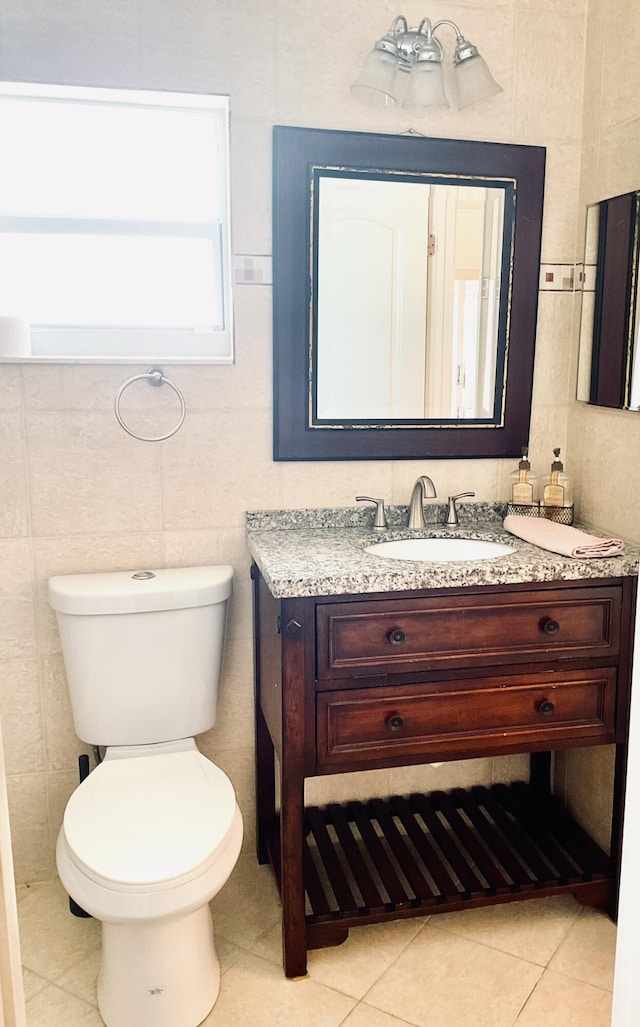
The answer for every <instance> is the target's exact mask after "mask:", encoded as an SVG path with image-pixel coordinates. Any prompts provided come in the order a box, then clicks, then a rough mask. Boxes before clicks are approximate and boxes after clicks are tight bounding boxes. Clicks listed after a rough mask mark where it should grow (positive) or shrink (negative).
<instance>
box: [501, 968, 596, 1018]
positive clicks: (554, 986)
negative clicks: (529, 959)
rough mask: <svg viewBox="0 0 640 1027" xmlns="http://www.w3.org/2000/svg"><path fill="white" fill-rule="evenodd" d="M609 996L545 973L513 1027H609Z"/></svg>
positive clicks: (579, 983) (578, 982)
mask: <svg viewBox="0 0 640 1027" xmlns="http://www.w3.org/2000/svg"><path fill="white" fill-rule="evenodd" d="M610 1023H611V995H610V993H609V992H608V991H601V989H600V988H594V987H592V986H591V985H590V984H585V983H583V982H582V981H574V980H572V979H571V978H570V977H565V976H564V975H563V974H558V973H554V972H553V970H545V972H544V974H543V975H542V977H541V978H540V981H539V982H538V984H537V986H536V988H535V990H534V992H533V994H532V995H531V998H530V999H529V1001H528V1002H527V1004H526V1006H525V1007H524V1009H523V1010H522V1012H521V1013H520V1016H519V1017H518V1019H517V1020H516V1023H515V1025H514V1027H609V1025H610Z"/></svg>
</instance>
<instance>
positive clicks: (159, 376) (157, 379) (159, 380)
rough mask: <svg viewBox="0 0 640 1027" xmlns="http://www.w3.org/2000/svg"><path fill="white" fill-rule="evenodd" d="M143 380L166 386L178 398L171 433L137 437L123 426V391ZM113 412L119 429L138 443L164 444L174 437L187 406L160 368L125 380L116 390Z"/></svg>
mask: <svg viewBox="0 0 640 1027" xmlns="http://www.w3.org/2000/svg"><path fill="white" fill-rule="evenodd" d="M143 378H144V379H146V380H147V381H148V382H149V385H155V386H160V385H168V386H169V388H170V389H173V391H174V392H175V394H176V396H177V397H178V400H179V401H180V419H179V421H178V423H177V424H176V426H175V428H172V429H171V431H168V432H167V433H166V434H165V435H152V436H149V435H138V434H137V433H136V432H134V431H132V429H131V428H129V426H128V425H127V424H125V422H124V421H123V419H122V414H121V413H120V401H121V399H122V394H123V392H124V391H125V389H128V388H129V386H130V385H132V384H133V382H139V381H141V380H142V379H143ZM114 411H115V415H116V418H117V420H118V424H119V425H120V427H121V428H124V430H125V431H126V433H127V435H131V436H132V438H134V439H138V440H139V441H140V442H164V440H165V439H170V438H171V436H172V435H175V433H176V432H177V431H178V430H179V429H180V428H181V427H182V424H183V422H184V418H185V414H186V412H187V406H186V403H185V401H184V396H183V395H182V393H181V392H180V389H179V388H178V386H177V385H174V384H173V382H170V381H169V379H168V378H167V377H166V376H165V373H164V371H163V370H162V368H161V367H150V368H149V370H148V371H145V372H144V374H134V375H133V377H132V378H127V380H126V382H123V383H122V385H121V386H120V388H119V389H118V394H117V396H116V399H115V403H114Z"/></svg>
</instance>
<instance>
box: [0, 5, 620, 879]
mask: <svg viewBox="0 0 640 1027" xmlns="http://www.w3.org/2000/svg"><path fill="white" fill-rule="evenodd" d="M624 7H625V5H624V4H623V3H622V0H610V2H609V3H608V4H605V2H604V0H599V2H598V3H597V4H595V3H594V2H592V4H591V7H590V18H591V20H593V19H594V18H597V17H598V15H599V12H601V11H602V12H604V11H605V9H606V11H607V19H608V21H609V20H610V21H611V26H612V32H613V29H614V28H615V25H614V22H615V20H616V15H615V14H614V12H617V13H618V14H619V15H620V16H621V13H622V11H623V9H624ZM398 13H404V14H405V15H406V16H407V18H408V20H409V21H410V22H411V23H417V22H418V21H420V19H421V18H422V17H423V16H424V15H425V14H428V15H429V16H430V17H431V18H432V20H436V19H439V18H450V19H453V20H455V21H457V22H459V23H460V25H461V27H462V28H463V30H464V32H465V33H466V34H467V35H468V36H469V37H470V38H471V39H472V40H474V41H475V42H476V43H477V44H478V45H479V46H480V47H481V49H482V51H483V53H484V54H485V56H486V58H487V60H488V63H489V65H490V66H491V68H492V71H493V72H494V74H495V77H496V78H497V79H498V80H499V81H500V82H501V83H502V85H503V86H504V92H503V93H502V94H501V95H500V96H498V97H496V98H494V99H493V100H491V101H489V102H488V103H486V104H485V105H484V106H481V107H477V108H473V107H472V108H470V109H468V110H466V111H463V112H461V113H460V114H455V113H453V112H442V111H436V112H435V113H428V114H407V113H405V112H402V111H400V112H390V113H388V114H387V113H383V112H376V111H372V110H371V109H368V108H365V107H360V106H359V105H357V104H356V102H355V101H354V100H352V98H351V96H350V94H349V84H350V82H351V81H352V80H353V78H354V77H355V75H356V73H357V71H358V69H359V66H360V64H361V63H362V62H363V61H364V59H365V57H366V55H367V53H368V51H369V49H370V47H371V45H372V44H373V41H374V40H375V39H376V38H378V37H379V36H380V35H382V34H383V33H384V31H386V29H387V28H388V27H389V24H390V23H391V21H392V19H393V17H394V16H395V15H396V14H398ZM627 13H628V12H627ZM585 15H586V0H563V3H561V4H560V3H558V2H557V0H471V2H467V3H461V2H459V0H446V2H444V0H432V2H431V3H429V4H428V5H427V8H426V9H425V8H424V5H423V4H417V3H416V0H411V2H410V3H409V5H408V6H407V7H405V8H404V9H403V10H402V12H400V11H399V10H398V9H397V8H396V7H395V6H394V5H393V4H390V3H388V2H387V0H367V2H364V0H354V2H352V3H349V4H344V3H340V2H339V0H325V2H323V3H317V2H313V3H311V2H309V0H297V2H296V3H294V2H293V0H262V2H261V3H258V2H257V0H243V2H241V3H240V2H236V0H183V2H181V3H180V4H176V3H175V2H173V0H171V2H170V0H137V2H136V0H121V2H119V3H115V4H110V5H107V6H105V5H104V4H102V3H98V0H86V2H84V3H82V4H79V3H78V2H77V0H58V2H57V3H56V4H45V3H42V0H20V2H18V0H0V78H5V79H21V80H38V81H57V82H67V83H85V84H90V85H114V86H116V85H123V86H130V87H143V88H145V87H146V88H152V89H162V88H166V89H172V90H193V91H203V92H206V91H212V92H215V91H219V92H227V93H229V94H230V96H231V111H232V149H231V153H232V205H233V226H232V230H233V245H234V250H235V252H236V253H237V254H243V255H251V254H255V255H268V254H270V252H271V224H270V222H271V171H270V161H271V128H272V125H273V124H292V125H308V126H315V127H322V128H339V129H357V130H371V131H385V132H403V131H406V130H408V129H414V130H416V131H419V132H422V133H425V134H427V135H434V136H457V137H466V138H474V139H490V140H498V141H506V142H518V143H531V144H537V145H545V146H546V147H547V148H548V150H547V152H548V164H547V188H546V203H545V221H544V235H543V260H544V261H546V262H547V263H550V264H567V263H571V262H572V261H573V260H574V259H575V254H576V250H577V247H578V236H579V231H580V228H579V219H578V217H577V209H578V208H577V201H578V197H579V195H580V161H581V152H582V149H581V147H582V133H583V105H582V99H583V49H584V44H585V25H586V21H585ZM590 24H591V22H590ZM590 40H591V43H590V45H591V46H592V45H593V36H590ZM452 41H453V39H452V40H451V42H452ZM447 42H448V41H446V40H445V45H446V43H447ZM614 64H616V62H614ZM620 76H621V78H620V84H619V88H618V90H617V91H612V92H611V94H609V93H607V95H606V97H605V96H604V95H603V97H602V104H601V109H602V119H601V125H599V128H598V131H599V132H601V133H602V134H603V138H604V135H605V134H607V139H611V140H613V138H614V137H616V132H618V136H619V135H620V126H619V125H618V123H617V121H616V118H615V113H616V111H618V110H619V109H620V107H621V105H622V104H623V103H626V102H627V101H628V102H630V101H631V97H630V96H625V93H624V89H623V85H624V81H623V79H622V72H620ZM592 90H593V82H592V81H591V78H590V76H589V77H588V95H589V97H590V102H592V98H591V92H592ZM605 101H606V102H605ZM637 124H638V123H637V122H635V126H636V129H637ZM594 132H595V129H594ZM622 135H623V136H624V133H622ZM588 140H589V142H590V145H591V146H592V147H595V141H594V138H592V134H589V136H588ZM606 152H608V150H605V149H604V148H603V153H606ZM43 159H46V155H43ZM605 171H606V161H605V160H604V158H603V159H602V160H600V162H599V171H598V174H600V175H603V176H604V174H605ZM595 180H596V181H597V178H596V179H595ZM583 192H584V190H583ZM235 308H236V319H237V336H236V349H237V361H236V364H235V366H233V367H201V368H193V367H187V366H181V367H180V366H178V367H172V368H171V378H172V380H173V381H175V383H176V385H178V386H179V387H180V388H181V389H182V391H183V393H184V396H185V399H186V402H187V408H188V413H187V419H186V421H185V424H184V426H183V428H182V429H181V430H180V432H179V433H178V434H177V435H176V436H175V437H174V438H172V439H170V440H169V441H167V442H165V443H162V444H158V445H149V444H144V443H140V442H136V441H134V440H133V439H130V438H129V437H128V436H126V435H125V434H124V432H123V431H122V430H121V428H120V427H119V426H118V424H117V423H116V420H115V418H114V416H113V412H112V405H113V400H114V397H115V394H116V391H117V389H118V387H119V385H120V384H121V383H122V381H123V380H124V379H125V377H127V376H128V375H129V374H133V373H135V371H136V370H144V368H140V369H138V368H136V369H131V368H129V367H126V368H125V367H122V366H121V367H118V366H109V365H93V366H72V365H65V366H62V365H59V366H42V365H41V366H35V365H34V366H9V365H2V366H0V436H1V444H0V496H1V500H0V568H1V573H0V714H1V716H2V722H3V731H4V736H5V746H6V749H7V772H8V775H9V789H10V799H11V805H12V811H13V837H14V847H15V857H16V872H17V876H18V879H19V880H21V881H25V880H36V879H44V878H47V877H49V876H50V875H51V874H52V873H53V871H54V855H53V851H54V841H55V836H56V833H57V830H58V827H59V823H60V819H61V815H62V810H63V808H64V804H65V802H66V800H67V797H68V795H69V794H70V792H71V791H72V789H73V787H74V786H75V782H76V770H75V759H76V756H77V754H78V752H80V751H83V750H84V747H83V746H82V745H81V743H79V742H78V741H77V739H76V738H75V735H74V732H73V727H72V723H71V718H70V712H69V706H68V701H67V698H66V690H65V681H64V673H63V668H62V663H61V657H60V651H59V643H58V638H57V634H56V629H55V624H54V620H53V618H52V615H51V613H50V611H49V610H48V608H47V603H46V598H45V586H46V580H47V578H48V577H49V576H50V575H52V574H54V573H67V572H79V571H84V570H108V569H125V568H129V567H142V566H162V565H172V566H175V565H186V564H197V563H204V562H216V561H230V562H232V563H233V565H234V568H235V571H236V592H235V595H234V600H233V610H232V616H231V623H230V631H229V645H228V650H227V658H226V665H225V674H224V681H223V689H222V699H221V710H220V717H219V722H218V725H217V726H216V729H215V730H214V732H212V733H211V735H210V736H209V737H207V738H205V739H203V741H202V745H203V748H204V750H205V751H206V752H207V753H209V754H210V755H211V756H212V757H213V758H214V759H216V761H218V762H219V763H220V764H221V765H222V766H223V767H224V768H225V769H226V770H227V771H228V773H229V774H230V776H231V778H232V780H233V782H234V784H235V785H236V788H237V791H238V794H239V797H240V802H241V805H242V806H243V810H244V812H245V815H246V821H247V826H248V832H247V833H248V836H249V840H250V835H251V809H252V775H253V739H252V713H251V688H252V681H251V620H250V616H251V615H250V593H249V579H248V569H249V559H248V555H247V552H246V549H245V545H244V533H243V520H244V512H245V510H247V509H257V508H261V507H280V506H327V505H350V504H352V503H353V498H354V495H355V493H356V492H357V491H366V492H368V493H370V494H371V493H373V494H375V495H381V496H385V498H386V499H387V500H388V501H389V502H392V503H400V502H406V501H407V497H408V494H409V491H410V487H411V484H412V483H413V481H414V480H415V478H416V476H417V474H419V473H428V474H430V475H431V477H432V478H433V479H434V481H435V483H436V486H437V487H438V489H439V491H440V493H441V494H445V495H446V494H449V493H452V492H455V491H463V490H468V489H473V490H475V491H476V494H477V497H478V499H484V500H495V499H499V498H504V496H505V492H506V482H507V476H508V473H509V471H510V470H511V469H512V463H513V462H512V461H499V460H477V461H474V460H462V461H446V460H445V461H439V462H433V461H432V462H429V461H424V462H423V461H398V462H392V461H388V462H387V461H384V462H371V463H366V462H365V463H356V464H351V463H347V464H344V463H339V464H330V463H327V464H325V463H315V464H304V463H302V464H276V463H273V461H272V458H271V421H272V413H271V373H272V372H271V287H270V286H269V285H259V284H252V285H249V284H241V285H238V286H237V288H236V291H235ZM572 317H573V310H572V296H571V294H569V293H555V292H545V293H544V294H542V295H541V297H540V318H539V333H538V346H537V357H536V370H535V385H534V409H533V421H532V435H531V455H532V461H533V463H534V466H536V467H538V468H539V469H542V468H543V466H544V465H546V463H547V462H548V459H549V454H550V452H551V448H552V447H553V446H555V445H560V446H562V447H563V448H564V447H565V445H566V443H567V409H568V396H569V390H570V384H571V376H572V362H573V354H572V349H571V341H572ZM135 388H136V389H137V393H134V394H133V395H132V396H130V400H129V403H130V407H129V413H130V415H131V417H132V418H133V419H134V421H135V423H136V424H137V425H138V426H140V427H143V426H149V427H151V428H152V429H153V427H154V426H166V424H167V421H168V422H169V423H171V419H172V418H173V416H174V413H175V410H174V409H173V408H170V404H171V397H170V396H163V395H162V392H163V390H151V389H148V387H146V385H145V383H140V385H139V387H138V386H136V387H135ZM131 391H132V392H133V388H132V390H131ZM165 391H168V390H165ZM151 393H153V395H150V394H151ZM165 404H166V408H165ZM156 405H157V407H158V409H155V407H156ZM589 413H590V414H591V415H592V422H593V424H594V426H596V427H597V426H598V425H600V420H599V419H598V414H597V413H596V414H593V412H589ZM572 414H573V412H572ZM580 416H581V415H580V413H579V412H578V413H576V414H575V417H573V418H572V422H571V423H572V432H571V439H572V446H573V448H575V449H578V448H579V446H580V443H579V441H578V438H579V434H580V433H579V431H577V430H575V429H574V420H575V418H579V417H580ZM609 418H610V420H607V421H606V423H605V424H604V425H603V437H604V434H607V433H609V431H610V426H611V425H612V424H614V423H615V424H616V431H617V421H616V419H615V417H614V418H611V415H609ZM589 429H590V433H591V434H593V433H592V432H591V422H590V425H589ZM621 430H622V429H621ZM615 460H616V467H617V468H618V472H619V474H620V475H622V458H621V457H619V456H616V457H615ZM602 512H603V513H605V514H607V515H608V512H609V511H608V507H607V506H606V505H605V506H604V507H603V510H602ZM616 524H617V522H616V521H614V522H613V525H612V526H613V527H616ZM621 528H622V525H621ZM636 534H640V533H636ZM515 762H516V763H517V762H518V761H515ZM512 770H513V764H512V763H508V764H507V765H504V764H496V765H493V766H492V765H491V764H490V763H489V762H487V761H478V762H477V763H476V764H474V765H468V764H467V765H462V764H456V765H453V766H448V767H444V768H441V770H440V771H435V770H430V769H426V770H422V771H419V770H416V769H415V768H414V769H413V770H412V771H410V772H405V773H407V774H408V778H409V779H410V780H411V784H410V785H409V787H413V784H414V783H416V782H415V781H414V779H415V777H416V775H418V776H420V778H421V780H420V781H419V782H417V786H418V787H423V786H426V787H428V786H429V785H430V784H432V783H433V784H434V783H437V784H438V785H439V786H442V787H447V786H448V785H449V784H450V783H458V781H460V780H465V781H467V780H469V775H470V774H473V775H474V776H475V777H476V778H477V779H484V780H486V779H488V778H490V777H491V776H492V775H502V774H504V775H507V776H508V775H509V774H510V773H511V771H512ZM398 774H400V772H399V771H394V772H389V773H388V774H385V775H382V778H383V779H382V780H380V779H379V778H378V779H377V778H376V775H369V776H364V777H362V778H361V779H360V780H359V781H356V782H352V783H350V784H349V786H350V787H353V788H354V789H358V790H371V789H374V788H375V789H377V788H383V789H384V788H392V787H402V785H400V784H398V780H397V775H398ZM345 786H346V782H345V781H344V780H342V779H341V780H339V781H338V780H336V781H327V780H323V781H321V782H314V784H313V789H314V790H315V791H316V792H317V791H318V790H320V791H321V792H322V794H327V793H331V792H333V793H335V792H338V793H339V792H340V790H341V789H342V788H344V787H345Z"/></svg>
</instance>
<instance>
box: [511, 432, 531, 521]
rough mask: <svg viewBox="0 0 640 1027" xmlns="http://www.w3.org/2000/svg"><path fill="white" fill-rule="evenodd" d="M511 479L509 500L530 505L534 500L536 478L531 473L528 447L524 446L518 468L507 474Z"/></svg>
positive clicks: (516, 503) (521, 504) (519, 504)
mask: <svg viewBox="0 0 640 1027" xmlns="http://www.w3.org/2000/svg"><path fill="white" fill-rule="evenodd" d="M509 477H510V479H511V502H512V503H514V504H515V505H517V506H532V505H533V504H534V502H535V500H536V487H537V484H538V479H537V478H536V476H535V475H532V474H531V464H530V463H529V449H528V447H526V446H525V447H524V448H523V450H522V459H521V461H520V463H519V464H518V469H517V470H516V471H512V472H511V474H510V475H509Z"/></svg>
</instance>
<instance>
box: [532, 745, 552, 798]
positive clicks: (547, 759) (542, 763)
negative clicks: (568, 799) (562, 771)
mask: <svg viewBox="0 0 640 1027" xmlns="http://www.w3.org/2000/svg"><path fill="white" fill-rule="evenodd" d="M529 784H530V785H531V787H532V788H535V790H536V791H537V792H542V793H543V794H544V795H550V794H551V753H550V752H532V753H530V754H529Z"/></svg>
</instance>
